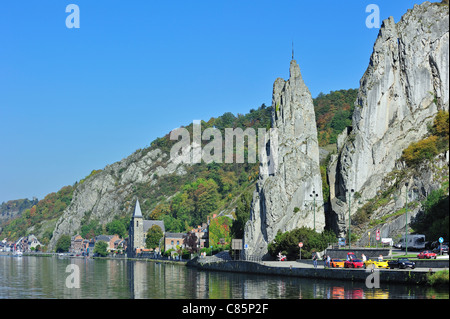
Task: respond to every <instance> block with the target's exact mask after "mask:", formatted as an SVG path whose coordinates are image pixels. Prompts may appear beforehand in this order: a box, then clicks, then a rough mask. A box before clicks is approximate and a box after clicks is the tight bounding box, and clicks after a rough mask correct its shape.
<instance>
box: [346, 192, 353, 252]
mask: <svg viewBox="0 0 450 319" xmlns="http://www.w3.org/2000/svg"><path fill="white" fill-rule="evenodd" d="M345 192H347V193H348V249H350V248H351V243H352V237H351V230H350V224H351V219H350V210H351V196H352V193H354V192H355V190H354V189H353V188H352V189H351V190H350V192H349V191H348V189H346V190H345Z"/></svg>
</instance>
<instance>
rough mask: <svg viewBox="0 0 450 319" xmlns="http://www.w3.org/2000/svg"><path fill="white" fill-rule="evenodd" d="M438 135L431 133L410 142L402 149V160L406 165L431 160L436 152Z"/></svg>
mask: <svg viewBox="0 0 450 319" xmlns="http://www.w3.org/2000/svg"><path fill="white" fill-rule="evenodd" d="M437 141H438V137H437V136H435V135H432V136H430V137H428V138H426V139H423V140H421V141H419V142H416V143H412V144H410V145H409V146H408V148H406V149H405V150H404V151H403V154H402V160H404V161H405V162H406V164H407V165H408V166H415V165H417V164H420V163H421V162H423V161H424V160H431V159H433V157H435V156H436V155H437V154H438V148H437Z"/></svg>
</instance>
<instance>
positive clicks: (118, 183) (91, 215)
mask: <svg viewBox="0 0 450 319" xmlns="http://www.w3.org/2000/svg"><path fill="white" fill-rule="evenodd" d="M184 165H187V164H179V163H174V162H173V161H172V160H171V159H169V155H168V154H166V153H164V152H162V151H161V150H160V149H158V148H154V149H150V150H149V149H146V150H138V151H136V152H135V153H134V154H132V155H130V156H129V157H127V158H125V159H123V160H121V161H119V162H116V163H114V164H112V165H108V166H106V167H105V168H104V169H103V170H101V171H100V172H98V173H97V174H95V175H93V176H89V177H88V178H86V179H85V180H84V181H83V182H80V183H79V184H78V185H77V187H76V189H75V191H74V194H73V198H72V202H71V204H70V205H69V206H68V207H67V209H66V210H65V211H64V213H63V215H62V216H61V217H60V218H59V219H58V221H57V223H56V228H55V230H54V232H53V236H52V239H51V241H50V244H49V248H50V249H53V248H54V247H55V245H56V242H57V240H58V239H59V238H60V237H61V235H63V234H67V235H73V234H74V233H76V232H78V231H79V230H80V227H81V224H82V221H83V219H84V221H85V222H89V221H91V220H97V221H99V222H100V223H101V224H106V223H108V222H110V221H112V220H113V219H114V217H115V216H123V215H130V216H131V212H132V208H133V207H134V202H135V201H136V199H135V198H130V197H132V194H133V192H134V189H133V188H134V187H136V185H139V184H143V183H146V184H148V183H149V184H150V185H155V184H156V183H157V179H158V178H161V177H163V176H166V175H170V174H177V175H183V174H185V173H186V171H185V166H184Z"/></svg>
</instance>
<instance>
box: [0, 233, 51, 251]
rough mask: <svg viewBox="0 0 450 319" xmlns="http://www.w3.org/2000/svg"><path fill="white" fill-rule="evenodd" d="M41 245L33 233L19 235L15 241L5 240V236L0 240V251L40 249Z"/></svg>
mask: <svg viewBox="0 0 450 319" xmlns="http://www.w3.org/2000/svg"><path fill="white" fill-rule="evenodd" d="M42 247H43V245H42V244H41V243H40V242H39V240H38V239H37V238H36V236H34V235H33V234H31V235H28V236H23V237H20V238H19V239H18V240H16V241H15V242H13V241H7V240H6V238H5V239H3V240H2V241H1V242H0V251H6V252H8V251H15V250H19V251H21V252H31V251H36V250H40V249H41V248H42Z"/></svg>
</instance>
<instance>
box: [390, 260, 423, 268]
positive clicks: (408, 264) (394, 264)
mask: <svg viewBox="0 0 450 319" xmlns="http://www.w3.org/2000/svg"><path fill="white" fill-rule="evenodd" d="M388 265H389V268H391V269H394V268H399V269H405V268H411V269H414V268H416V263H415V262H413V261H410V260H409V259H408V258H398V259H397V260H390V261H388Z"/></svg>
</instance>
